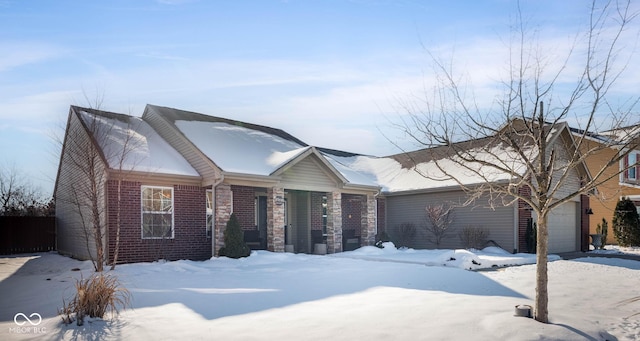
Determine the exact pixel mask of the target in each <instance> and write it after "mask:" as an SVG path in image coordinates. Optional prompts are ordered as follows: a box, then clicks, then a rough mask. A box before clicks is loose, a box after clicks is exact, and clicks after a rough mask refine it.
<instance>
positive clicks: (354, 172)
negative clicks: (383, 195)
mask: <svg viewBox="0 0 640 341" xmlns="http://www.w3.org/2000/svg"><path fill="white" fill-rule="evenodd" d="M469 153H470V154H472V155H474V157H475V158H476V159H477V160H481V161H487V162H490V163H495V164H496V165H500V166H504V167H505V168H506V169H510V170H512V171H513V172H514V173H516V174H521V175H523V174H524V173H525V172H526V166H525V164H524V163H523V162H522V159H521V158H520V156H519V155H517V154H516V152H515V151H514V150H512V149H507V148H502V147H494V148H491V149H489V150H482V149H478V150H471V151H469ZM524 153H525V154H528V156H530V157H532V156H533V152H532V150H530V149H525V150H524ZM325 156H326V157H327V159H328V160H329V161H330V162H331V163H332V164H333V165H334V167H335V168H336V169H338V170H339V171H340V172H342V173H343V174H344V175H345V177H346V178H347V179H348V180H349V181H350V182H365V181H367V182H369V183H373V184H378V185H379V186H381V187H382V190H383V191H385V192H402V191H411V190H421V189H431V188H440V187H449V186H458V185H459V184H458V181H459V182H460V183H462V184H465V185H472V184H477V183H485V182H487V181H490V182H491V181H499V180H505V179H508V178H509V177H510V176H511V175H509V174H507V173H505V172H502V171H497V170H496V169H495V168H493V167H487V166H484V167H483V166H480V164H479V163H466V162H455V161H452V160H448V159H443V160H438V161H437V164H436V162H435V161H429V162H421V163H418V164H417V165H416V166H415V167H412V168H403V167H402V165H401V164H400V163H399V162H398V161H396V160H395V159H394V158H392V157H374V156H365V155H357V156H349V157H341V156H335V155H325ZM461 164H465V165H466V166H465V167H462V166H461ZM440 169H446V170H447V174H445V173H444V172H442V171H441V170H440ZM481 175H482V176H481ZM363 179H366V180H363Z"/></svg>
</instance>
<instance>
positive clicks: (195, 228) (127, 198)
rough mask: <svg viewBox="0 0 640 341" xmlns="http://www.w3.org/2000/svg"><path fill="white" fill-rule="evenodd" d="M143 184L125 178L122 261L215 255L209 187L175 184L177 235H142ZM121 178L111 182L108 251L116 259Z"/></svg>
mask: <svg viewBox="0 0 640 341" xmlns="http://www.w3.org/2000/svg"><path fill="white" fill-rule="evenodd" d="M141 186H142V184H141V183H139V182H131V181H123V182H122V183H121V198H122V199H121V205H120V221H121V227H120V250H119V252H118V263H132V262H149V261H155V260H158V259H166V260H177V259H193V260H204V259H208V258H210V257H211V239H209V238H207V233H206V205H205V191H206V189H205V188H203V187H199V186H183V185H174V186H173V204H174V208H173V219H174V225H173V228H174V238H171V239H143V238H142V210H141V205H142V204H141V195H142V188H141ZM117 198H118V182H117V181H115V180H111V181H108V182H107V207H108V219H109V224H108V252H109V261H110V262H111V261H113V254H114V250H115V244H116V229H117V223H116V222H117Z"/></svg>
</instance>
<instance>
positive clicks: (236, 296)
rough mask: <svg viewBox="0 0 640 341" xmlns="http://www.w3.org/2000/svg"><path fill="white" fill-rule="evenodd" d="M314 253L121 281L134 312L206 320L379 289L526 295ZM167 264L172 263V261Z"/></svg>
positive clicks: (462, 277) (473, 280)
mask: <svg viewBox="0 0 640 341" xmlns="http://www.w3.org/2000/svg"><path fill="white" fill-rule="evenodd" d="M311 257H321V258H323V259H320V258H318V260H319V261H318V262H313V263H311V265H308V264H305V262H300V264H299V265H298V266H291V265H284V266H282V265H280V264H276V263H274V264H265V265H263V266H251V267H247V268H243V267H242V266H241V264H242V263H241V262H238V263H237V264H238V267H236V268H233V267H225V268H214V267H212V268H210V269H209V271H206V272H203V271H201V269H198V271H196V272H187V273H180V272H177V273H175V274H173V276H171V279H170V283H168V281H167V280H163V278H164V277H163V276H167V275H166V274H164V275H161V276H159V277H156V278H157V279H156V280H154V275H153V274H149V275H140V274H135V273H127V272H125V273H124V274H123V276H122V277H121V280H122V281H123V283H125V285H126V286H127V289H128V290H129V291H130V292H131V294H132V297H133V300H132V305H133V306H134V310H135V309H138V308H144V307H155V306H161V305H166V304H171V303H181V304H183V305H184V306H186V307H188V308H189V309H191V310H192V311H194V312H196V313H198V314H199V315H201V316H202V317H204V318H206V319H208V320H212V319H217V318H221V317H225V316H234V315H241V314H247V313H254V312H260V311H265V310H269V309H274V308H283V307H286V306H290V305H295V304H300V303H305V302H313V301H319V300H323V299H327V298H331V297H335V296H340V295H350V294H356V293H360V292H363V291H366V290H369V289H372V288H376V287H393V288H402V289H410V290H422V291H440V292H446V293H451V294H463V295H482V296H503V297H514V298H526V297H525V296H524V295H522V294H520V293H518V292H515V291H513V290H511V289H509V288H507V287H505V286H503V285H501V284H499V283H497V282H495V281H493V280H491V279H490V278H488V277H486V276H484V275H482V274H480V273H477V272H473V271H466V270H461V269H457V268H447V267H432V266H424V265H416V264H400V263H393V264H391V265H390V263H382V262H374V261H364V260H353V259H338V258H332V257H326V256H311ZM210 262H215V260H213V261H210ZM205 263H206V262H205ZM193 264H198V263H197V262H194V263H193ZM345 264H346V265H345ZM164 265H169V266H170V263H167V264H164ZM164 265H160V266H164ZM121 269H123V268H122V267H121ZM363 304H367V303H366V302H365V303H363ZM372 304H375V302H372Z"/></svg>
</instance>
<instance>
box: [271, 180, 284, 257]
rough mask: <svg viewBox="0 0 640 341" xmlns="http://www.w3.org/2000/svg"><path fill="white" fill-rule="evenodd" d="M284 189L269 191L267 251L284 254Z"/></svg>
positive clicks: (273, 188)
mask: <svg viewBox="0 0 640 341" xmlns="http://www.w3.org/2000/svg"><path fill="white" fill-rule="evenodd" d="M283 202H284V188H282V187H272V188H268V189H267V250H269V251H273V252H284V209H285V205H284V204H283Z"/></svg>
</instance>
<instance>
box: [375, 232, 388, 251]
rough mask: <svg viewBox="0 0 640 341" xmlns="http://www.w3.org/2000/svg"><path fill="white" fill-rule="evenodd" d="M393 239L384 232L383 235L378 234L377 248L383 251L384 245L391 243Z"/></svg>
mask: <svg viewBox="0 0 640 341" xmlns="http://www.w3.org/2000/svg"><path fill="white" fill-rule="evenodd" d="M390 241H391V238H389V235H388V234H387V232H386V231H382V232H381V233H378V234H377V235H376V246H377V247H379V248H381V249H383V248H384V246H382V244H384V243H386V242H390Z"/></svg>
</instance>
